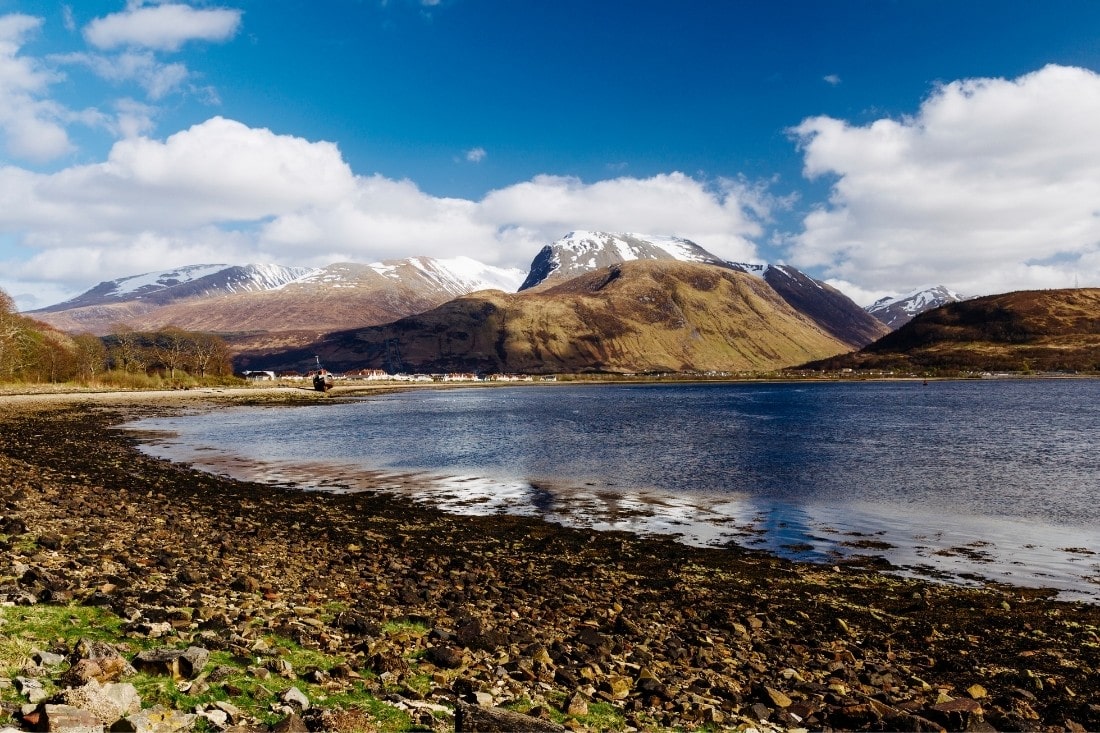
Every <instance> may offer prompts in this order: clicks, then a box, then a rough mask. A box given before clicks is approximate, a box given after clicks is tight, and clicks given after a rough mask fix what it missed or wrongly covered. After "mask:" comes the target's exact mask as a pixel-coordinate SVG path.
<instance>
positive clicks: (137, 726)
mask: <svg viewBox="0 0 1100 733" xmlns="http://www.w3.org/2000/svg"><path fill="white" fill-rule="evenodd" d="M196 718H197V716H195V715H193V714H191V713H183V712H181V711H179V710H170V709H168V708H165V707H164V706H162V705H155V706H153V707H151V708H149V709H147V710H141V711H138V712H136V713H134V714H133V715H128V716H126V717H125V718H122V719H121V720H118V721H117V722H115V723H114V725H112V726H111V731H112V733H178V732H179V731H186V730H190V729H191V727H192V726H193V725H194V724H195V720H196Z"/></svg>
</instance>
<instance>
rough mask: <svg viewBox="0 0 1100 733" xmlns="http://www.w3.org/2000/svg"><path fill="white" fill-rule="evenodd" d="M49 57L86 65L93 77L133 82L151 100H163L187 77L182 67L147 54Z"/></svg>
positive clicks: (149, 53)
mask: <svg viewBox="0 0 1100 733" xmlns="http://www.w3.org/2000/svg"><path fill="white" fill-rule="evenodd" d="M50 58H51V60H52V61H54V62H56V63H60V64H80V65H82V66H86V67H88V68H89V69H91V70H92V71H93V72H94V73H95V75H96V76H98V77H100V78H101V79H106V80H107V81H110V82H113V83H116V84H118V83H122V82H127V81H132V82H135V83H136V84H138V85H139V86H140V87H141V88H142V89H144V90H145V93H146V94H148V95H149V98H150V99H153V100H159V99H162V98H164V97H165V96H167V95H168V94H170V93H172V92H174V91H176V90H177V89H179V88H180V86H181V85H182V84H183V82H184V81H186V80H187V79H188V77H189V76H190V72H189V71H188V70H187V67H186V66H185V65H184V64H181V63H176V62H172V63H165V62H163V61H159V60H158V59H157V58H156V56H154V55H153V54H152V53H151V52H149V51H140V52H139V51H126V52H124V53H120V54H116V55H105V54H98V53H70V54H63V55H61V54H58V55H55V56H51V57H50Z"/></svg>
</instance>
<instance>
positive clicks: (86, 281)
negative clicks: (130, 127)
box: [0, 105, 768, 302]
mask: <svg viewBox="0 0 1100 733" xmlns="http://www.w3.org/2000/svg"><path fill="white" fill-rule="evenodd" d="M134 114H135V117H136V121H135V123H134V124H135V125H138V126H139V127H140V126H141V125H143V124H145V123H144V122H143V117H142V108H141V107H140V105H138V106H137V107H136V108H135V111H134ZM0 200H4V201H5V202H6V203H7V204H8V205H6V206H5V207H3V208H2V209H0V236H4V235H7V236H8V237H10V238H13V239H16V240H18V241H19V243H21V244H22V245H24V247H27V248H30V249H31V250H33V251H34V252H35V254H34V256H33V257H32V258H31V259H30V260H29V261H24V262H9V263H3V265H4V266H3V271H4V273H5V275H6V277H8V278H9V279H10V280H20V281H23V282H27V281H31V280H36V281H43V280H47V281H51V282H52V283H53V288H54V290H62V289H65V290H67V291H68V292H67V293H66V295H73V294H76V293H77V292H79V291H81V290H84V289H86V288H88V287H90V286H91V285H93V284H95V283H96V282H98V281H100V280H107V279H112V278H116V277H120V276H124V275H131V274H135V273H137V272H140V271H147V270H156V269H161V268H164V267H173V266H178V265H183V264H195V263H199V262H210V261H216V262H241V263H243V262H264V261H276V262H281V263H285V264H308V265H324V264H329V263H331V262H335V261H339V260H349V259H350V260H357V261H373V260H378V259H386V258H401V257H409V256H414V255H429V256H439V257H445V256H454V255H458V254H465V255H469V256H472V257H475V258H478V259H481V260H483V261H485V262H486V263H488V264H495V265H503V266H516V267H524V266H526V265H528V264H529V263H530V261H531V258H532V257H533V256H534V255H535V253H536V252H537V251H538V249H539V248H540V247H542V246H543V245H545V244H547V243H549V242H551V241H553V240H555V239H557V238H559V237H561V236H562V235H564V234H565V233H566V232H568V231H569V230H571V229H579V228H589V229H604V230H610V231H638V232H644V233H654V234H666V233H667V234H678V235H681V236H685V237H688V238H691V239H693V240H695V241H697V242H699V243H700V244H702V245H703V246H705V247H707V248H708V249H711V250H712V251H714V252H715V253H716V254H720V255H723V256H726V257H729V258H731V259H752V258H753V257H754V256H755V254H756V252H755V248H754V245H753V243H752V237H755V236H758V235H759V234H760V233H761V231H762V227H761V224H760V220H761V218H762V217H764V216H766V215H767V213H768V211H767V207H768V199H767V197H766V195H765V189H764V188H763V187H761V186H758V185H751V184H749V183H747V182H745V181H727V180H720V181H717V182H704V181H699V180H696V179H694V178H691V177H689V176H686V175H684V174H682V173H671V174H665V175H659V176H653V177H651V178H625V177H622V178H615V179H612V180H605V181H596V182H591V183H586V182H583V181H580V180H578V179H575V178H566V177H557V176H539V177H536V178H534V179H532V180H530V181H526V182H522V183H518V184H516V185H513V186H508V187H506V188H501V189H498V190H495V191H492V192H490V193H489V194H488V195H486V196H485V197H484V198H483V199H481V200H479V201H473V200H467V199H460V198H446V197H438V196H432V195H430V194H428V193H425V192H424V191H421V190H420V189H419V188H418V187H417V186H416V185H415V184H414V183H412V182H411V181H407V180H393V179H389V178H386V177H384V176H381V175H369V176H362V175H355V174H354V173H353V172H352V171H351V169H350V168H349V166H348V165H347V163H346V162H345V161H344V160H343V157H342V156H341V154H340V151H339V149H338V148H337V147H336V146H335V145H333V144H331V143H327V142H316V141H309V140H304V139H302V138H298V137H293V136H289V135H279V134H276V133H274V132H272V131H270V130H266V129H257V128H251V127H248V126H246V125H244V124H242V123H240V122H236V121H233V120H229V119H224V118H220V117H215V118H212V119H210V120H207V121H206V122H203V123H202V124H199V125H195V126H193V127H191V128H189V129H187V130H183V131H181V132H178V133H176V134H174V135H171V136H169V137H168V138H166V139H164V140H157V139H151V138H148V137H141V136H136V137H129V138H127V139H125V140H121V141H119V142H117V143H115V145H114V146H113V148H112V149H111V152H110V154H109V155H108V156H107V158H106V160H104V161H103V162H101V163H96V164H92V165H82V166H73V167H70V168H66V169H64V170H61V171H58V172H56V173H50V174H45V173H35V172H31V171H28V170H24V169H20V168H17V167H11V166H9V167H4V168H0ZM10 291H11V292H13V293H15V292H24V291H25V288H18V287H17V288H10ZM24 302H25V301H24Z"/></svg>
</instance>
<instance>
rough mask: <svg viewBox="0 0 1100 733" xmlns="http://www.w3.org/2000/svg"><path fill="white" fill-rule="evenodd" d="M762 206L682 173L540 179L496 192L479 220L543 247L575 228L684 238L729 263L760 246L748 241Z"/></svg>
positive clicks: (748, 195)
mask: <svg viewBox="0 0 1100 733" xmlns="http://www.w3.org/2000/svg"><path fill="white" fill-rule="evenodd" d="M759 205H760V201H759V200H758V199H757V198H754V194H753V192H752V191H750V190H749V189H747V188H741V187H739V185H738V184H735V183H732V182H729V181H725V182H719V186H718V187H711V186H707V185H706V184H705V183H704V182H701V181H697V180H695V179H693V178H691V177H689V176H686V175H684V174H683V173H670V174H662V175H657V176H653V177H652V178H615V179H610V180H606V181H597V182H595V183H583V182H581V181H580V180H579V179H576V178H566V177H560V176H538V177H536V178H534V179H533V180H531V181H528V182H525V183H519V184H515V185H513V186H509V187H507V188H504V189H500V190H497V191H493V192H491V193H490V194H489V195H488V196H486V197H485V199H484V200H483V201H482V202H481V204H480V206H479V210H478V216H479V218H481V219H482V220H485V221H491V222H493V223H494V224H495V225H496V226H498V227H518V228H519V229H520V230H522V231H524V232H529V233H530V234H531V235H532V236H533V237H534V238H535V239H536V240H541V241H542V243H543V244H545V243H547V242H549V241H552V240H554V239H557V238H558V237H560V236H561V235H562V234H564V233H565V232H568V231H570V230H573V229H590V230H597V231H612V232H623V231H634V232H641V233H647V234H673V235H677V236H683V237H687V238H688V239H692V240H694V241H695V242H697V243H698V244H700V245H702V246H703V247H706V248H707V249H708V250H710V251H712V252H714V254H717V255H719V256H722V257H726V258H727V259H736V260H751V259H754V258H755V257H756V248H755V245H754V244H753V243H752V241H751V239H750V238H752V237H757V236H759V235H760V234H761V233H762V228H761V226H760V223H759V221H758V220H757V218H756V217H755V216H754V215H753V214H752V213H750V212H751V211H752V208H753V207H759ZM755 213H756V214H757V215H759V213H761V212H760V210H759V208H758V210H757V211H756V212H755Z"/></svg>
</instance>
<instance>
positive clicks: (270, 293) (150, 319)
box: [29, 257, 523, 346]
mask: <svg viewBox="0 0 1100 733" xmlns="http://www.w3.org/2000/svg"><path fill="white" fill-rule="evenodd" d="M522 278H523V273H522V272H520V271H518V270H504V269H501V268H494V267H490V266H488V265H483V264H482V263H480V262H477V261H475V260H472V259H470V258H468V257H455V258H449V259H433V258H430V257H411V258H408V259H404V260H388V261H385V262H375V263H371V264H359V263H336V264H333V265H329V266H328V267H324V268H320V269H317V268H290V267H283V266H279V265H247V266H243V267H234V266H228V265H195V266H192V267H188V268H181V269H179V270H173V271H171V272H167V273H153V274H148V275H139V276H133V277H128V278H122V279H120V280H115V281H110V282H105V283H101V284H100V285H97V286H96V287H95V288H92V289H91V290H89V291H88V292H87V293H85V294H83V295H81V296H79V297H78V298H74V299H73V300H70V301H67V302H65V303H60V304H58V305H56V306H51V307H49V308H44V309H41V310H38V311H34V312H33V313H31V314H29V315H33V316H34V317H35V318H38V319H39V320H42V321H45V322H47V323H50V324H51V325H54V326H55V327H57V328H60V329H63V330H67V331H72V332H77V331H86V332H90V333H96V334H100V335H103V334H108V333H110V332H111V331H112V330H113V329H114V328H115V326H116V325H117V324H120V323H125V324H127V325H129V326H131V327H132V328H134V329H136V330H156V329H159V328H164V327H166V326H169V325H173V326H177V327H179V328H184V329H188V330H195V331H207V332H215V333H222V334H237V340H238V341H240V339H241V338H245V337H242V336H241V334H251V335H252V337H251V343H254V342H257V341H258V342H260V343H262V344H266V345H269V346H270V345H274V344H276V343H279V344H283V345H287V344H294V343H298V344H300V343H304V342H306V341H312V340H313V339H316V338H317V337H318V336H319V335H320V334H321V333H325V332H328V331H333V330H338V329H344V328H349V327H352V326H361V325H372V324H377V323H386V322H388V321H393V320H396V319H398V318H401V317H403V316H407V315H410V314H412V313H419V312H421V311H424V310H428V309H429V308H434V307H435V306H437V305H440V304H441V303H445V302H446V301H448V300H450V299H452V298H454V297H457V296H459V295H465V294H467V293H471V292H474V291H476V290H481V289H486V288H499V287H508V288H511V289H515V287H517V286H518V284H519V282H520V280H522ZM266 334H278V335H271V336H268V335H266Z"/></svg>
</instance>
